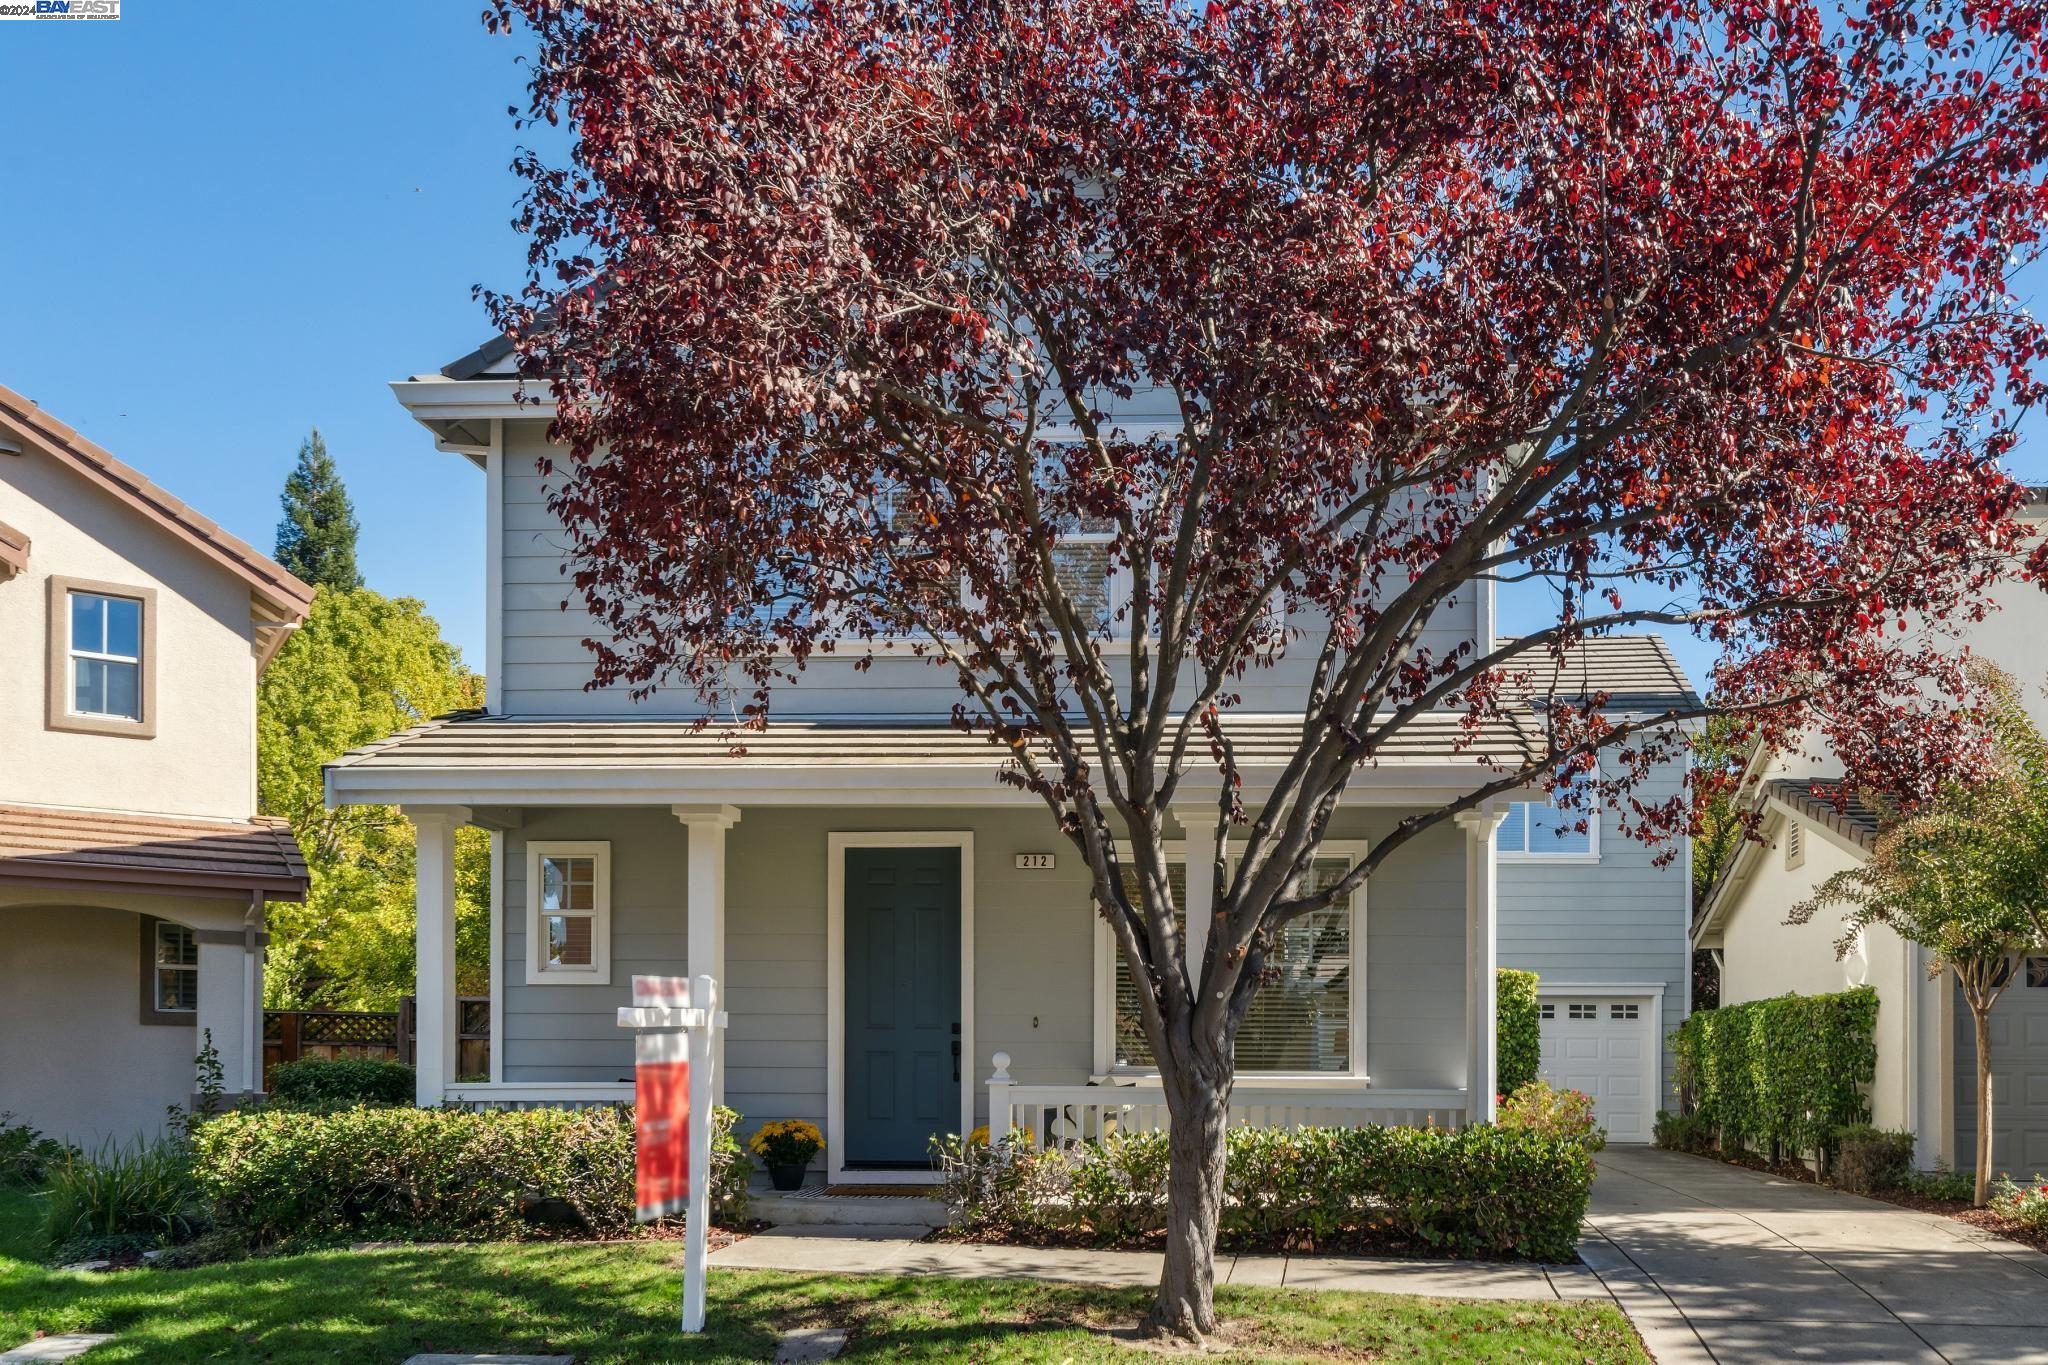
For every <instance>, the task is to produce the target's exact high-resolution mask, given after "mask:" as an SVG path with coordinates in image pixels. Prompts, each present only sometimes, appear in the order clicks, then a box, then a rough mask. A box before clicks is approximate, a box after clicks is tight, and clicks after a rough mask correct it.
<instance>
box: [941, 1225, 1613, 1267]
mask: <svg viewBox="0 0 2048 1365" xmlns="http://www.w3.org/2000/svg"><path fill="white" fill-rule="evenodd" d="M922 1240H924V1241H927V1242H958V1243H961V1244H963V1245H966V1246H988V1247H1051V1248H1057V1249H1060V1250H1066V1251H1164V1250H1166V1232H1165V1230H1164V1229H1160V1230H1158V1231H1154V1232H1149V1233H1145V1234H1143V1235H1141V1236H1137V1237H1127V1238H1125V1239H1123V1240H1122V1241H1109V1242H1105V1241H1102V1240H1100V1239H1099V1238H1095V1237H1091V1236H1089V1235H1088V1234H1087V1233H1085V1232H1070V1231H1064V1230H1058V1229H1054V1230H1048V1231H1037V1232H1031V1233H1028V1234H1021V1235H1019V1234H1008V1233H1002V1232H993V1231H977V1230H975V1229H972V1228H955V1227H943V1228H934V1229H933V1230H932V1232H931V1233H930V1234H929V1235H928V1236H926V1237H925V1238H923V1239H922ZM1216 1254H1217V1255H1218V1256H1286V1255H1295V1256H1399V1257H1403V1258H1405V1259H1410V1260H1423V1261H1490V1262H1498V1263H1507V1264H1517V1265H1519V1264H1526V1262H1524V1261H1522V1259H1521V1258H1520V1257H1515V1256H1505V1255H1487V1254H1483V1253H1474V1254H1471V1255H1458V1254H1456V1253H1453V1252H1449V1251H1446V1250H1444V1249H1443V1248H1442V1247H1440V1246H1437V1245H1435V1244H1434V1243H1431V1242H1424V1241H1419V1240H1415V1239H1412V1238H1401V1237H1395V1236H1392V1235H1386V1236H1373V1235H1370V1234H1366V1235H1358V1234H1353V1235H1351V1236H1348V1237H1332V1238H1330V1239H1329V1240H1328V1241H1325V1242H1322V1243H1316V1242H1313V1241H1311V1240H1309V1239H1308V1238H1305V1237H1267V1238H1247V1237H1225V1238H1220V1239H1218V1241H1217V1243H1216ZM1574 1260H1576V1258H1574ZM1545 1264H1550V1263H1549V1262H1546V1263H1545Z"/></svg>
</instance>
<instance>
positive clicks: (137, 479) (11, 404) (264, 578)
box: [0, 387, 313, 662]
mask: <svg viewBox="0 0 2048 1365" xmlns="http://www.w3.org/2000/svg"><path fill="white" fill-rule="evenodd" d="M0 430H4V431H9V432H12V433H15V434H17V435H18V436H19V437H20V438H21V439H22V440H24V441H27V442H30V443H32V444H33V446H34V448H35V449H36V450H38V451H40V452H42V453H44V454H46V455H48V456H50V457H51V458H52V459H55V460H57V461H59V462H60V463H62V464H64V465H66V466H68V467H70V468H71V469H72V470H74V471H76V472H77V473H78V474H80V475H82V476H83V477H84V478H85V479H86V480H87V481H88V482H90V483H93V484H95V485H97V486H98V487H100V488H101V489H103V490H104V491H106V492H107V493H109V494H111V495H112V496H113V497H114V498H115V499H117V500H118V501H120V502H123V503H125V504H127V505H128V506H129V507H131V508H133V509H134V510H136V511H138V512H140V513H142V514H143V515H144V516H145V517H147V518H149V519H150V520H151V521H154V522H156V523H157V524H158V525H159V526H161V527H163V528H164V529H165V530H167V531H169V532H170V533H171V534H172V535H173V536H175V537H177V538H178V539H179V540H182V541H184V542H185V543H186V544H187V545H189V546H191V547H192V548H193V549H195V550H197V551H198V552H199V553H200V554H202V555H203V556H205V557H206V558H208V559H210V560H212V561H213V562H214V563H216V564H218V565H220V566H221V567H222V568H224V569H226V570H227V571H228V572H230V573H232V574H234V575H235V576H236V577H237V578H239V579H241V580H242V581H243V582H245V583H247V584H248V585H249V591H250V592H251V593H252V594H253V595H254V597H255V599H256V601H257V603H259V604H260V605H261V607H262V609H263V610H264V611H266V612H269V613H270V614H271V615H272V616H274V617H275V618H277V619H278V620H279V621H283V622H289V623H291V624H294V625H296V624H297V623H298V622H300V621H303V620H305V619H306V611H307V609H308V608H309V607H311V606H312V604H313V589H312V588H311V587H309V586H308V585H307V584H305V583H303V582H301V581H299V579H297V578H296V577H294V576H293V575H292V574H291V573H290V572H289V571H287V570H286V569H285V567H284V566H283V565H282V564H279V563H278V562H277V561H276V560H274V559H272V558H270V557H269V556H268V555H265V554H262V553H260V552H259V551H258V550H257V549H256V548H255V547H254V546H252V545H250V544H249V543H248V542H247V541H245V540H242V539H241V538H239V537H237V536H235V535H233V534H232V533H230V532H229V531H227V530H226V529H224V528H223V527H221V526H220V525H219V524H218V523H216V522H214V521H212V520H211V519H209V518H207V517H205V516H203V515H201V514H200V513H199V512H197V511H195V510H193V508H192V507H191V506H189V505H188V504H186V503H185V502H183V501H182V500H180V499H179V498H177V497H175V496H173V495H172V494H171V493H170V492H169V491H167V490H166V489H163V488H161V487H159V486H158V485H156V484H155V483H152V482H151V481H150V480H149V478H148V477H147V476H145V475H144V474H143V473H142V472H141V471H140V470H137V469H134V468H132V467H131V466H129V465H125V464H123V463H121V461H119V460H117V459H115V458H114V456H113V455H112V454H111V453H110V452H109V451H108V450H106V448H105V447H103V446H99V445H95V444H94V443H93V442H91V441H88V440H87V439H86V438H85V437H83V436H81V435H79V434H78V433H77V432H76V431H74V430H72V429H71V428H70V427H68V426H66V425H64V424H63V423H62V422H60V421H58V420H57V419H56V418H54V417H52V416H50V415H49V414H48V413H46V412H44V411H43V410H42V409H41V408H39V407H37V406H36V405H35V403H34V402H33V401H31V400H30V399H27V398H24V397H22V396H21V395H20V394H18V393H16V392H14V391H13V390H12V389H8V388H4V387H0ZM279 639H280V641H281V640H282V637H281V636H280V637H279ZM266 662H267V655H266Z"/></svg>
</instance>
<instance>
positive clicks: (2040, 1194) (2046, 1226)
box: [1991, 1174, 2048, 1232]
mask: <svg viewBox="0 0 2048 1365" xmlns="http://www.w3.org/2000/svg"><path fill="white" fill-rule="evenodd" d="M1991 1191H1992V1193H1991V1211H1992V1212H1993V1213H1996V1214H1999V1215H2000V1216H2002V1217H2005V1218H2010V1219H2012V1220H2013V1221H2014V1222H2015V1223H2018V1224H2019V1225H2020V1226H2021V1227H2024V1228H2031V1229H2033V1230H2034V1231H2036V1232H2041V1231H2048V1181H2043V1180H2042V1178H2041V1177H2040V1176H2039V1175H2038V1174H2037V1175H2036V1176H2035V1177H2034V1181H2033V1183H2032V1184H2031V1185H2016V1184H2014V1183H2013V1182H2012V1181H2011V1180H2008V1179H2007V1178H2006V1177H2004V1176H2000V1177H1999V1178H1998V1180H1997V1181H1996V1182H1995V1183H1994V1184H1993V1185H1992V1187H1991Z"/></svg>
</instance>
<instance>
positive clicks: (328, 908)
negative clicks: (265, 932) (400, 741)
mask: <svg viewBox="0 0 2048 1365" xmlns="http://www.w3.org/2000/svg"><path fill="white" fill-rule="evenodd" d="M482 697H483V679H482V678H480V677H479V676H478V675H476V674H474V673H472V672H470V671H469V670H468V669H467V668H465V667H464V666H463V663H462V656H461V654H460V652H459V651H458V650H456V648H455V647H454V646H453V645H450V644H449V643H448V642H447V641H446V640H443V639H442V638H441V629H440V627H439V626H438V625H437V624H436V623H435V621H434V619H433V618H432V617H431V616H428V615H427V614H426V610H425V608H424V606H423V605H422V604H421V603H420V602H418V601H417V600H415V599H413V598H409V597H399V598H388V597H385V596H383V595H382V594H380V593H377V592H373V591H371V590H369V589H367V588H360V589H357V590H354V591H334V590H323V591H322V592H321V593H320V594H319V595H318V596H317V597H316V598H315V599H314V602H313V610H312V612H311V614H310V615H309V616H308V617H307V618H306V623H305V625H304V626H302V627H300V629H299V630H298V632H297V633H296V634H294V635H293V636H292V638H291V639H290V640H289V641H287V642H286V644H285V646H284V648H283V649H282V650H280V651H279V652H278V656H277V659H276V660H275V661H274V662H273V663H272V664H271V666H270V669H269V671H268V672H267V673H266V674H265V675H264V679H263V685H262V689H261V692H260V693H259V699H258V710H257V740H258V759H257V795H258V799H259V801H260V802H261V805H262V808H263V810H264V811H265V812H266V813H268V814H272V815H282V816H285V817H287V818H289V819H290V820H291V822H292V828H293V829H294V830H296V831H297V833H298V836H299V846H300V847H301V848H302V849H303V850H304V852H305V855H306V861H307V864H308V866H309V868H310V870H311V872H312V889H311V890H310V892H309V893H308V895H307V898H306V901H305V903H304V904H302V905H286V904H278V905H274V906H272V907H271V913H270V930H271V942H270V955H269V959H268V965H267V967H266V969H265V974H264V996H265V999H266V1003H268V1004H269V1005H271V1006H272V1007H274V1008H294V1007H297V1008H303V1007H308V1006H325V1007H330V1008H341V1009H391V1008H393V1007H394V1006H395V1005H396V1004H397V1001H398V998H399V997H400V996H401V995H404V994H406V993H407V992H408V991H410V990H411V989H412V985H413V929H414V913H413V854H414V845H413V831H412V827H411V825H410V824H408V823H407V822H406V820H405V818H404V817H403V816H402V815H400V814H399V812H398V811H397V810H396V809H395V808H392V807H388V806H382V807H378V806H371V807H363V806H353V807H347V808H344V809H341V810H329V809H327V807H326V803H325V801H324V799H323V793H322V790H321V775H320V769H321V765H323V764H325V763H328V762H331V761H332V760H333V759H334V758H336V757H337V756H339V755H341V754H342V753H345V752H346V751H348V750H349V749H352V748H354V747H356V746H358V745H361V744H366V743H369V742H371V741H372V740H378V739H382V738H384V737H385V736H386V735H389V734H391V733H393V732H394V731H397V730H401V729H404V728H405V727H407V726H409V725H417V724H418V723H419V722H421V721H422V720H425V719H427V718H428V717H430V716H435V715H440V714H443V713H445V712H448V711H453V710H459V709H461V708H463V707H467V706H475V705H478V704H480V702H481V701H482ZM489 859H490V844H489V836H488V835H487V834H486V833H485V832H484V831H482V830H475V829H465V830H463V831H461V833H460V834H459V835H458V836H457V839H456V891H457V906H456V984H457V987H458V989H460V990H461V991H462V992H463V993H465V994H480V993H482V992H483V990H485V989H486V986H487V982H488V971H489V940H490V924H489V903H490V897H489V890H488V878H489V875H490V867H489Z"/></svg>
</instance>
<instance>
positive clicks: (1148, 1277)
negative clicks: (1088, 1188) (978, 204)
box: [709, 1227, 1607, 1299]
mask: <svg viewBox="0 0 2048 1365" xmlns="http://www.w3.org/2000/svg"><path fill="white" fill-rule="evenodd" d="M709 1261H710V1264H712V1265H714V1266H723V1267H726V1268H727V1269H746V1270H806V1271H819V1272H826V1273H830V1274H843V1275H946V1276H953V1277H956V1278H960V1279H989V1278H998V1277H1008V1278H1011V1279H1027V1280H1066V1281H1070V1282H1072V1283H1075V1284H1093V1285H1109V1286H1119V1285H1152V1284H1157V1283H1158V1282H1159V1262H1160V1258H1159V1255H1158V1254H1157V1253H1156V1252H1143V1251H1081V1250H1070V1249H1067V1248H1062V1247H1009V1246H980V1245H974V1244H970V1243H963V1242H919V1241H912V1240H910V1239H908V1238H905V1237H904V1236H903V1229H901V1228H900V1227H778V1228H771V1229H769V1230H768V1231H767V1232H763V1233H759V1234H757V1235H755V1236H753V1237H748V1238H746V1239H744V1240H742V1241H738V1242H734V1243H732V1244H731V1245H730V1246H726V1247H722V1248H720V1249H719V1250H717V1251H714V1252H713V1253H711V1256H710V1258H709ZM1217 1278H1218V1279H1219V1280H1221V1281H1223V1282H1224V1283H1228V1284H1252V1285H1268V1286H1280V1285H1286V1286H1289V1287H1291V1288H1295V1289H1350V1290H1359V1291H1365V1292H1371V1293H1381V1294H1430V1295H1435V1296H1436V1297H1439V1298H1448V1299H1577V1298H1606V1297H1607V1290H1606V1289H1605V1288H1604V1287H1602V1285H1601V1283H1600V1281H1599V1279H1598V1278H1597V1277H1595V1276H1594V1275H1593V1273H1592V1272H1591V1271H1589V1270H1587V1269H1586V1268H1585V1267H1584V1266H1533V1265H1496V1264H1492V1263H1479V1262H1457V1261H1405V1260H1396V1259H1393V1258H1391V1257H1387V1258H1383V1257H1374V1256H1237V1257H1229V1256H1226V1257H1224V1258H1222V1260H1221V1261H1220V1263H1219V1264H1218V1266H1217Z"/></svg>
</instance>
